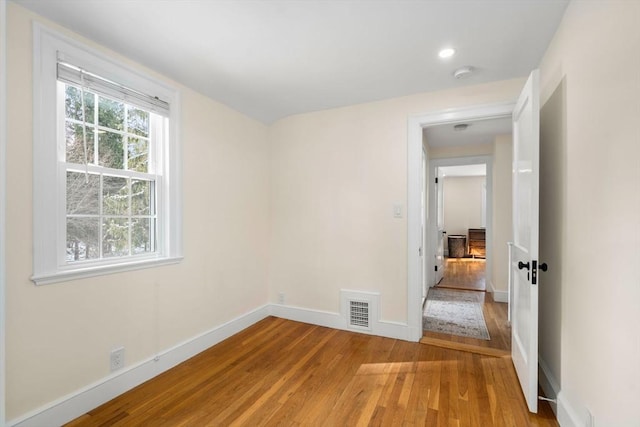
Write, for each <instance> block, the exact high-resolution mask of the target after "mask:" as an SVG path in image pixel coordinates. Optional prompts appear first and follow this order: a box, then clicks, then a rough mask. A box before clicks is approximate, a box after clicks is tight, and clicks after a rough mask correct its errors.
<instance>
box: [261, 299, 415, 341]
mask: <svg viewBox="0 0 640 427" xmlns="http://www.w3.org/2000/svg"><path fill="white" fill-rule="evenodd" d="M269 314H271V315H272V316H275V317H280V318H282V319H288V320H295V321H297V322H303V323H310V324H312V325H318V326H325V327H327V328H333V329H341V330H344V331H350V332H358V333H363V334H368V335H377V336H381V337H387V338H395V339H399V340H404V341H409V336H410V335H409V328H408V327H407V325H406V324H405V323H399V322H388V321H383V320H376V319H372V325H371V331H364V330H359V329H350V328H349V327H348V326H347V319H346V317H345V316H341V315H340V313H334V312H330V311H320V310H312V309H308V308H302V307H294V306H290V305H280V304H271V305H270V306H269Z"/></svg>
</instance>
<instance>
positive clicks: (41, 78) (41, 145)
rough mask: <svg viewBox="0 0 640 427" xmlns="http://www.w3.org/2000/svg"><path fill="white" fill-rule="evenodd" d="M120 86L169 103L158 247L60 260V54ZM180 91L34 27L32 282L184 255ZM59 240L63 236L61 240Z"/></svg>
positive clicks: (152, 264)
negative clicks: (83, 260) (89, 259)
mask: <svg viewBox="0 0 640 427" xmlns="http://www.w3.org/2000/svg"><path fill="white" fill-rule="evenodd" d="M60 55H62V56H63V58H64V59H65V61H68V62H71V63H73V64H75V65H77V66H79V67H83V68H86V69H89V70H99V71H100V73H101V75H102V76H103V77H105V78H108V79H110V80H112V81H116V82H118V83H120V84H122V85H125V86H128V87H132V88H135V89H137V90H140V91H143V92H145V93H149V94H153V95H154V96H158V97H160V98H161V99H163V100H166V101H167V102H169V104H170V105H171V107H170V108H171V109H170V114H169V121H170V129H169V138H166V141H168V146H166V147H163V150H162V151H164V152H165V153H167V154H168V155H167V156H164V158H163V159H162V161H163V165H162V168H163V171H164V174H163V178H162V180H161V181H162V191H163V197H162V198H161V200H162V205H159V206H158V207H157V209H158V215H159V217H160V216H162V220H161V221H159V225H158V238H159V247H158V251H157V253H154V254H153V255H150V256H148V257H143V258H142V257H141V258H138V257H135V258H130V257H127V258H122V259H112V260H108V261H107V260H102V261H100V262H96V263H91V264H90V265H82V264H73V265H67V264H63V263H61V261H60V259H59V257H58V256H57V254H58V253H59V252H60V245H62V244H63V243H64V236H62V237H61V236H60V235H59V234H58V229H59V227H58V221H60V219H59V218H58V216H59V214H60V212H64V211H65V206H64V205H65V203H66V202H65V200H66V199H65V198H64V197H62V195H60V194H59V193H60V188H59V185H58V179H57V177H58V174H59V173H60V172H59V169H58V168H59V167H60V165H59V162H58V152H57V151H58V143H57V133H56V129H57V114H56V108H57V104H56V103H57V89H56V83H57V75H56V67H57V61H58V57H59V56H60ZM179 119H180V93H179V91H178V90H177V89H176V88H174V87H171V86H168V85H167V84H165V83H162V82H160V81H158V80H155V79H153V78H151V77H149V76H146V75H143V74H141V73H139V72H137V71H133V70H131V69H130V68H127V67H124V66H123V65H121V64H119V63H116V62H114V61H112V60H111V59H109V58H108V57H107V56H105V55H104V54H102V53H99V52H97V51H96V50H94V49H92V48H90V47H88V46H85V45H84V44H82V43H80V42H78V41H75V40H73V39H71V38H69V37H67V36H65V35H63V34H60V33H58V32H55V31H53V30H51V29H48V28H46V27H44V26H42V25H41V24H38V23H34V26H33V276H32V277H31V280H32V281H33V282H34V283H35V284H36V285H45V284H50V283H56V282H63V281H68V280H73V279H80V278H87V277H93V276H99V275H103V274H111V273H117V272H122V271H130V270H138V269H142V268H149V267H155V266H160V265H167V264H175V263H178V262H180V260H181V259H182V191H181V189H182V170H181V165H182V158H181V147H180V140H179V135H180V131H179V125H180V123H179ZM61 238H62V239H63V240H62V241H61V240H60V239H61Z"/></svg>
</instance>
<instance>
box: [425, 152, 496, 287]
mask: <svg viewBox="0 0 640 427" xmlns="http://www.w3.org/2000/svg"><path fill="white" fill-rule="evenodd" d="M474 164H484V165H485V166H486V176H485V186H486V202H485V203H486V212H485V216H486V220H487V225H486V227H485V230H486V233H485V234H486V237H485V238H486V245H485V246H486V254H485V260H486V263H485V277H486V278H490V277H491V276H492V272H493V269H492V265H493V263H492V260H493V157H492V156H469V157H451V158H443V159H433V160H430V161H429V178H428V181H429V184H428V185H429V191H428V192H429V200H428V201H427V209H429V221H428V222H427V224H426V226H427V230H428V232H429V233H430V235H431V236H437V233H438V224H437V216H438V215H437V213H436V212H435V205H436V197H437V188H436V184H435V178H436V168H438V167H442V166H463V165H474ZM429 243H430V244H428V245H427V248H426V256H427V258H429V259H435V253H436V251H437V248H436V245H437V244H438V242H437V240H436V241H432V242H429ZM448 252H449V250H448V249H447V255H448ZM426 271H427V277H428V278H431V276H432V275H434V273H433V272H432V271H431V269H430V268H427V269H426ZM434 279H435V278H434ZM427 281H428V283H429V285H430V286H435V280H427Z"/></svg>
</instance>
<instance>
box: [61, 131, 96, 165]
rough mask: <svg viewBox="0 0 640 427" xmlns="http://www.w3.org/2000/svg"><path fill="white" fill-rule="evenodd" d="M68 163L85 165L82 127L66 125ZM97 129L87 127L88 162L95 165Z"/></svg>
mask: <svg viewBox="0 0 640 427" xmlns="http://www.w3.org/2000/svg"><path fill="white" fill-rule="evenodd" d="M66 135H67V136H66V141H67V157H66V159H67V162H69V163H78V164H84V142H83V136H82V125H78V124H74V123H71V122H67V123H66ZM94 135H95V128H94V127H91V126H87V162H88V163H93V153H94V144H93V138H94Z"/></svg>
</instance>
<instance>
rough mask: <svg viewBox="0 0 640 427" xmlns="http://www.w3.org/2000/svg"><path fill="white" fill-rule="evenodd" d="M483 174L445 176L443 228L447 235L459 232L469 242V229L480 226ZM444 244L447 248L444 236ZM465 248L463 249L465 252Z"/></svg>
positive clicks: (447, 244)
mask: <svg viewBox="0 0 640 427" xmlns="http://www.w3.org/2000/svg"><path fill="white" fill-rule="evenodd" d="M486 181H487V179H486V177H484V176H457V177H445V178H444V179H443V180H442V182H443V191H444V193H443V196H444V229H445V230H446V231H447V236H451V235H454V234H461V235H463V236H466V238H467V239H466V243H467V245H468V244H469V235H468V234H469V233H468V232H469V229H470V228H482V227H483V225H482V216H483V215H482V210H483V209H482V207H483V200H482V199H483V196H484V194H483V187H484V185H485V184H486ZM444 240H445V243H444V246H445V248H446V250H448V249H449V239H447V238H445V239H444ZM466 252H467V250H466V249H465V253H466Z"/></svg>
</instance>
